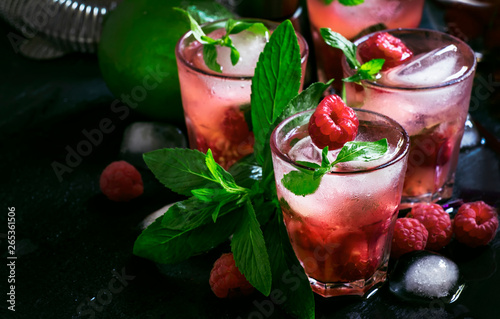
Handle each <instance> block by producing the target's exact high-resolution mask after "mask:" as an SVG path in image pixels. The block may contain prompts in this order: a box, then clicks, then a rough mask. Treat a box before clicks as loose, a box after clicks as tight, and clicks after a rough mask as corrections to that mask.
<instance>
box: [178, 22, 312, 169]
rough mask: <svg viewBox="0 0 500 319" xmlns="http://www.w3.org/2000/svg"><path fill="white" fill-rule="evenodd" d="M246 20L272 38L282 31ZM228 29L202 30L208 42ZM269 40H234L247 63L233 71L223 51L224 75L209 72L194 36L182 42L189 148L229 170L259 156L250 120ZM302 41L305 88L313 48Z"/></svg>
mask: <svg viewBox="0 0 500 319" xmlns="http://www.w3.org/2000/svg"><path fill="white" fill-rule="evenodd" d="M243 20H244V21H246V22H262V23H264V25H265V26H266V27H267V28H268V29H269V30H270V32H271V33H272V31H273V30H274V29H276V27H277V26H278V23H275V22H271V21H266V20H257V19H251V20H250V19H243ZM225 23H226V21H225V20H221V21H216V22H213V23H209V24H205V25H203V26H202V29H203V31H204V32H205V34H207V35H208V36H210V37H212V38H214V39H215V38H220V37H222V36H223V35H224V33H225V31H224V26H225ZM269 36H270V35H269V34H268V35H267V37H264V36H258V35H255V34H253V33H251V32H250V31H243V32H241V33H238V34H234V35H231V36H230V37H231V39H232V41H233V44H234V46H235V47H236V48H237V49H238V50H239V52H240V55H241V58H240V60H239V62H238V63H237V64H236V65H235V66H233V65H232V64H231V60H230V54H229V52H230V51H229V48H217V50H218V60H217V61H218V62H219V64H220V65H221V66H222V68H223V70H222V73H217V72H215V71H212V70H210V69H209V68H208V67H207V66H206V64H205V62H204V60H203V55H202V51H203V45H202V44H200V43H199V42H198V41H196V39H195V38H194V36H193V35H192V32H191V31H189V32H187V33H186V34H185V35H184V36H183V37H182V38H181V39H180V40H179V42H178V44H177V47H176V58H177V67H178V73H179V82H180V88H181V95H182V105H183V108H184V116H185V120H186V126H187V131H188V136H189V145H190V147H191V148H193V149H198V150H200V151H202V152H206V151H207V150H208V149H209V148H210V149H211V150H212V154H213V156H214V158H215V160H216V161H217V162H218V163H219V164H220V165H221V166H223V167H224V168H226V169H227V168H229V167H230V166H231V165H232V164H234V163H235V162H236V161H237V160H238V159H240V158H242V157H244V156H245V155H248V154H250V153H252V152H253V143H254V136H253V133H252V131H251V130H250V129H249V127H248V124H247V121H246V117H247V115H249V111H250V93H251V84H252V77H253V74H254V69H255V66H256V64H257V61H258V58H259V55H260V53H261V52H262V50H263V49H264V46H265V44H266V43H267V41H268V40H269ZM297 38H298V42H299V46H300V49H301V63H302V64H301V66H302V84H303V79H304V74H305V69H306V63H307V56H308V52H309V50H308V46H307V42H306V41H305V40H304V38H303V37H302V36H301V35H300V34H298V33H297Z"/></svg>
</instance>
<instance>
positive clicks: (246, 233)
mask: <svg viewBox="0 0 500 319" xmlns="http://www.w3.org/2000/svg"><path fill="white" fill-rule="evenodd" d="M245 208H246V209H245V211H243V212H242V213H243V216H240V217H241V221H240V224H239V226H238V228H237V229H236V231H235V232H234V235H233V239H232V241H231V250H232V252H233V256H234V261H235V262H236V267H238V269H239V270H240V271H241V273H242V274H243V275H244V276H245V278H246V279H247V280H248V282H250V284H252V286H254V287H255V288H256V289H257V290H259V291H260V292H261V293H262V294H264V295H265V296H268V295H269V293H270V292H271V280H272V275H271V265H270V263H269V255H268V254H267V249H266V244H265V241H264V236H263V234H262V231H261V229H260V225H259V222H258V221H257V217H256V215H255V211H254V209H253V206H252V203H251V202H250V200H247V201H246V205H245Z"/></svg>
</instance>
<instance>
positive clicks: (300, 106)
mask: <svg viewBox="0 0 500 319" xmlns="http://www.w3.org/2000/svg"><path fill="white" fill-rule="evenodd" d="M332 82H333V79H332V80H330V81H328V82H327V83H322V82H316V83H313V84H311V85H309V86H308V87H307V89H305V90H304V91H302V92H301V93H300V94H299V95H297V96H295V97H294V98H293V99H291V100H290V102H288V104H287V106H286V108H285V109H284V110H283V111H282V112H281V114H280V116H279V117H278V120H277V121H275V125H273V126H272V127H271V128H272V129H274V127H275V126H276V125H278V124H279V123H281V122H282V121H283V120H285V119H286V118H287V117H290V116H292V115H294V114H297V113H299V112H302V111H307V110H312V109H315V108H316V106H318V104H319V102H320V100H321V99H322V98H323V93H324V92H325V90H326V89H327V88H328V87H329V86H330V85H331V84H332Z"/></svg>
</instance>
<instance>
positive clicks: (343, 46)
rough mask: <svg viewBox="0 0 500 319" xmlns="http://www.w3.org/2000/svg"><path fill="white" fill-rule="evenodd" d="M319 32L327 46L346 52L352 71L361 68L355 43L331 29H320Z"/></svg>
mask: <svg viewBox="0 0 500 319" xmlns="http://www.w3.org/2000/svg"><path fill="white" fill-rule="evenodd" d="M319 32H320V34H321V36H322V37H323V40H324V41H325V42H326V44H328V45H329V46H331V47H333V48H337V49H340V50H342V52H344V55H345V57H346V59H347V63H348V64H349V66H350V67H351V69H357V68H359V67H360V66H361V65H360V63H359V62H358V60H357V59H356V45H355V44H354V43H352V42H351V41H349V40H347V39H346V38H345V37H344V36H343V35H341V34H340V33H337V32H334V31H332V30H330V29H329V28H321V29H319Z"/></svg>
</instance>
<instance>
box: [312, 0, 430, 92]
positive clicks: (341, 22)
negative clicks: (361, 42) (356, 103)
mask: <svg viewBox="0 0 500 319" xmlns="http://www.w3.org/2000/svg"><path fill="white" fill-rule="evenodd" d="M328 2H330V3H328ZM343 3H345V1H338V0H335V1H333V2H332V1H327V0H307V10H308V14H309V20H310V24H311V33H312V38H313V43H314V49H315V52H316V63H317V70H318V78H319V80H320V81H322V82H326V81H328V80H330V79H332V78H335V79H336V80H337V81H335V82H334V83H333V86H334V87H335V89H336V90H338V91H339V92H340V89H341V86H340V84H341V82H340V81H338V80H340V78H341V77H342V72H341V69H342V66H341V57H342V52H341V51H340V50H337V49H333V48H331V47H329V46H328V45H326V44H325V42H324V41H323V39H322V38H321V35H320V32H319V30H320V28H330V29H331V30H332V31H335V32H338V33H340V34H342V35H343V36H344V37H346V38H347V39H350V40H354V39H355V38H356V37H357V36H358V35H359V34H360V33H361V32H363V31H364V30H367V29H368V28H370V27H374V26H377V27H379V28H380V27H385V28H389V29H393V28H416V27H417V26H418V25H419V24H420V20H421V18H422V10H423V5H424V0H366V1H365V2H363V3H361V4H359V5H345V4H343Z"/></svg>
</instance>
